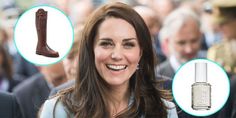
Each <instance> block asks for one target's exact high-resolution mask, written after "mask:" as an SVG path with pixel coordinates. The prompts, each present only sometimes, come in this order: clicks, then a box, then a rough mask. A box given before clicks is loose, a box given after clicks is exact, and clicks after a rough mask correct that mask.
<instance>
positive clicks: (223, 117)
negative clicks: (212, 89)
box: [217, 76, 236, 118]
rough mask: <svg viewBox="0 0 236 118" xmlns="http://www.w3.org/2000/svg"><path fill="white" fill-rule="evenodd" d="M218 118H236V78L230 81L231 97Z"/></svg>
mask: <svg viewBox="0 0 236 118" xmlns="http://www.w3.org/2000/svg"><path fill="white" fill-rule="evenodd" d="M217 118H236V76H234V77H233V78H231V81H230V95H229V98H228V100H227V102H226V104H225V106H224V107H223V108H222V110H220V111H219V112H218V117H217Z"/></svg>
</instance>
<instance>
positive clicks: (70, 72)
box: [63, 58, 78, 80]
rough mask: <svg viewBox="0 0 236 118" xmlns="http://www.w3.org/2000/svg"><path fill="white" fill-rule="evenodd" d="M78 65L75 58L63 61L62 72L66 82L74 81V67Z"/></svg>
mask: <svg viewBox="0 0 236 118" xmlns="http://www.w3.org/2000/svg"><path fill="white" fill-rule="evenodd" d="M77 63H78V59H77V58H73V59H68V58H66V59H65V60H63V65H64V70H65V73H66V77H67V79H68V80H71V79H75V76H76V65H77Z"/></svg>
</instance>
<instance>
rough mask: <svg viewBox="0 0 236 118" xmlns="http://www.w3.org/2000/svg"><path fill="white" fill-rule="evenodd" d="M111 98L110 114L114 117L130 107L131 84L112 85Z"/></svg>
mask: <svg viewBox="0 0 236 118" xmlns="http://www.w3.org/2000/svg"><path fill="white" fill-rule="evenodd" d="M110 93H111V99H110V100H109V101H110V102H109V107H110V112H111V113H110V114H111V116H112V117H114V116H115V115H117V114H118V113H120V112H122V111H123V110H125V109H126V108H127V107H128V102H129V98H130V90H129V86H128V85H127V86H121V87H117V86H116V87H112V89H111V91H110Z"/></svg>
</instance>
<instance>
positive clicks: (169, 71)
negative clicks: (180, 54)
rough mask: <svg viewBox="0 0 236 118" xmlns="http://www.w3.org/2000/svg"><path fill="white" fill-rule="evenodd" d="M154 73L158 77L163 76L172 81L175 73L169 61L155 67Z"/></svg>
mask: <svg viewBox="0 0 236 118" xmlns="http://www.w3.org/2000/svg"><path fill="white" fill-rule="evenodd" d="M156 73H157V74H159V75H164V76H166V77H170V78H171V79H173V77H174V75H175V71H174V69H173V67H172V66H171V64H170V60H166V61H164V62H163V63H161V64H160V65H158V66H157V67H156Z"/></svg>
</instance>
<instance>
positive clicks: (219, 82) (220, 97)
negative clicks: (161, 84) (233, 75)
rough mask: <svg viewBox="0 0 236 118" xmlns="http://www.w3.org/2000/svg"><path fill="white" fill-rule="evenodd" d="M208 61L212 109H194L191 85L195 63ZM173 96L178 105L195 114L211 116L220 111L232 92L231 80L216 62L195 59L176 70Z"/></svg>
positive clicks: (206, 61)
mask: <svg viewBox="0 0 236 118" xmlns="http://www.w3.org/2000/svg"><path fill="white" fill-rule="evenodd" d="M196 62H205V63H207V79H208V83H210V84H211V108H210V110H193V109H192V106H191V105H192V103H191V102H192V101H191V100H192V98H191V92H192V90H191V85H192V84H193V83H194V79H195V78H194V74H195V71H194V69H195V63H196ZM172 92H173V97H174V100H175V102H176V103H177V105H178V106H179V107H180V108H181V109H182V110H183V111H185V112H186V113H188V114H191V115H193V116H209V115H212V114H214V113H216V112H217V111H219V110H220V109H221V108H222V107H223V106H224V105H225V103H226V101H227V99H228V97H229V92H230V81H229V78H228V76H227V74H226V72H225V70H224V69H223V68H222V67H221V66H219V64H217V63H216V62H213V61H210V60H207V59H194V60H191V61H189V62H187V63H185V64H183V65H182V66H181V67H180V68H179V69H178V71H177V72H176V74H175V76H174V79H173V83H172Z"/></svg>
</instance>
